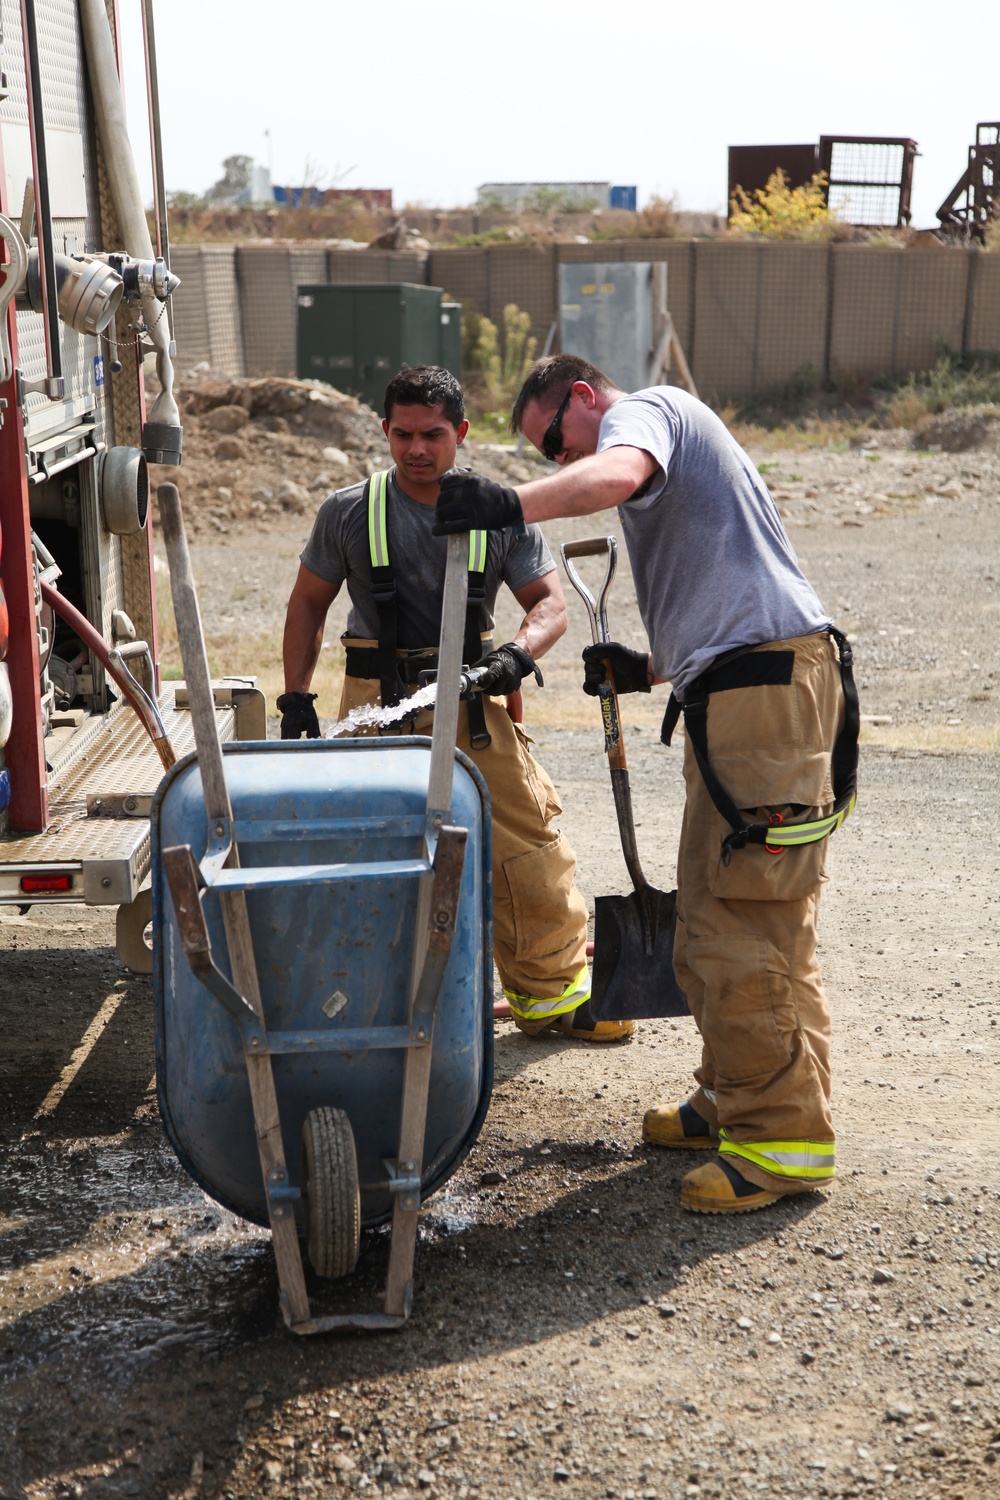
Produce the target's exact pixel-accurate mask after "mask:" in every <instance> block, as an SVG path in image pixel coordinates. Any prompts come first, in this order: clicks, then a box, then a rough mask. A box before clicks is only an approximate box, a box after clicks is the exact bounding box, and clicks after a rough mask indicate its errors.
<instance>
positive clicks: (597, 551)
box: [559, 536, 626, 780]
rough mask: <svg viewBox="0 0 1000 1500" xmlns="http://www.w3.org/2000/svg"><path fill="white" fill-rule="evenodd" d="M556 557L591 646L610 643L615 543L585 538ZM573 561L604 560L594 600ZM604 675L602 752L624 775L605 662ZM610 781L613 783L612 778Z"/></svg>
mask: <svg viewBox="0 0 1000 1500" xmlns="http://www.w3.org/2000/svg"><path fill="white" fill-rule="evenodd" d="M559 553H560V555H561V557H562V560H563V567H564V568H565V569H566V576H567V578H568V579H569V581H570V583H571V584H572V585H573V587H574V588H575V589H576V591H577V593H578V594H579V595H580V598H581V599H582V600H583V602H584V604H585V605H586V606H587V614H588V615H589V616H590V633H591V636H592V637H593V641H594V644H595V646H600V645H607V644H608V643H609V642H610V640H611V631H610V629H609V627H608V594H609V593H610V590H611V584H612V582H613V580H614V576H615V571H616V569H617V567H618V543H617V541H616V540H615V538H614V537H613V536H592V537H585V538H583V540H581V541H579V542H563V543H562V544H561V545H560V548H559ZM574 557H607V559H608V568H607V572H606V573H605V575H604V583H603V585H602V587H601V592H600V594H599V595H598V596H597V598H596V599H595V597H594V595H593V594H592V593H591V592H590V590H589V588H588V587H587V585H586V584H585V583H584V581H583V579H582V578H581V577H580V575H579V573H578V572H577V570H576V568H574V566H573V564H572V562H571V561H570V559H571V558H574ZM604 671H605V680H604V681H603V682H602V683H601V685H600V687H599V688H598V689H597V696H598V699H599V701H600V705H601V718H602V719H603V721H604V748H605V750H606V751H607V755H608V764H609V765H610V767H611V769H612V771H624V770H625V769H626V763H625V745H624V742H623V740H622V729H621V720H620V717H619V714H618V693H617V691H616V689H615V676H614V673H613V672H612V670H611V662H610V661H609V660H605V663H604ZM612 780H614V778H613V777H612Z"/></svg>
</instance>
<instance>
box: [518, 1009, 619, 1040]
mask: <svg viewBox="0 0 1000 1500" xmlns="http://www.w3.org/2000/svg"><path fill="white" fill-rule="evenodd" d="M512 1015H513V1019H514V1025H515V1026H516V1027H517V1029H518V1031H523V1032H524V1034H525V1036H542V1035H544V1034H545V1032H547V1031H558V1032H561V1034H562V1035H563V1036H571V1037H574V1038H575V1039H576V1040H577V1041H579V1042H624V1041H627V1040H628V1038H629V1037H630V1036H631V1035H632V1033H633V1032H634V1031H635V1022H634V1021H595V1020H594V1018H593V1016H592V1015H591V1013H590V1003H589V1001H587V1000H585V1001H584V1002H583V1004H582V1005H578V1006H577V1008H576V1010H568V1011H565V1012H564V1014H563V1015H561V1016H553V1017H552V1020H551V1021H543V1022H541V1023H540V1024H539V1023H538V1022H534V1023H532V1022H530V1021H523V1020H522V1019H521V1017H520V1016H519V1015H518V1014H517V1013H516V1011H514V1012H512Z"/></svg>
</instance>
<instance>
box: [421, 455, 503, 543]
mask: <svg viewBox="0 0 1000 1500" xmlns="http://www.w3.org/2000/svg"><path fill="white" fill-rule="evenodd" d="M438 483H439V489H438V498H437V507H436V509H435V512H434V535H435V536H449V535H450V534H451V533H452V532H453V531H481V530H482V531H502V530H503V528H504V527H505V526H518V527H520V528H521V529H522V530H523V528H524V515H523V513H522V510H521V502H520V500H519V499H518V498H517V494H516V492H515V491H514V490H505V489H504V487H503V485H502V484H497V483H496V481H495V480H493V479H484V478H483V477H482V476H481V475H480V474H473V473H472V471H471V469H449V470H448V472H447V473H446V474H442V475H441V478H440V480H439V482H438Z"/></svg>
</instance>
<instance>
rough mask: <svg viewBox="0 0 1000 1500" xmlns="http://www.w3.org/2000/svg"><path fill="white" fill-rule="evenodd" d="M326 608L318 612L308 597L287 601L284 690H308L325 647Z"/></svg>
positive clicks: (283, 654)
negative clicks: (306, 598) (320, 654)
mask: <svg viewBox="0 0 1000 1500" xmlns="http://www.w3.org/2000/svg"><path fill="white" fill-rule="evenodd" d="M325 624H326V611H325V610H323V611H318V610H317V609H315V607H313V606H312V605H310V604H309V602H308V601H307V600H303V599H296V598H295V596H294V594H293V595H292V598H291V599H290V600H289V601H288V613H287V614H286V616H285V633H284V636H283V638H282V642H281V657H282V661H283V663H284V669H285V692H286V693H306V692H308V691H309V685H310V683H311V682H312V679H313V673H314V672H315V670H316V663H317V662H318V661H319V653H320V651H321V649H322V646H323V627H324V625H325Z"/></svg>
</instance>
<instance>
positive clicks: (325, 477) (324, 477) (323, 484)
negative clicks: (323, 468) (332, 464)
mask: <svg viewBox="0 0 1000 1500" xmlns="http://www.w3.org/2000/svg"><path fill="white" fill-rule="evenodd" d="M332 484H333V480H332V479H331V478H330V476H329V474H317V475H316V478H315V479H314V480H313V481H312V482H311V484H310V485H309V492H310V494H315V493H316V492H317V490H321V491H326V490H329V489H330V488H331V486H332Z"/></svg>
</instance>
